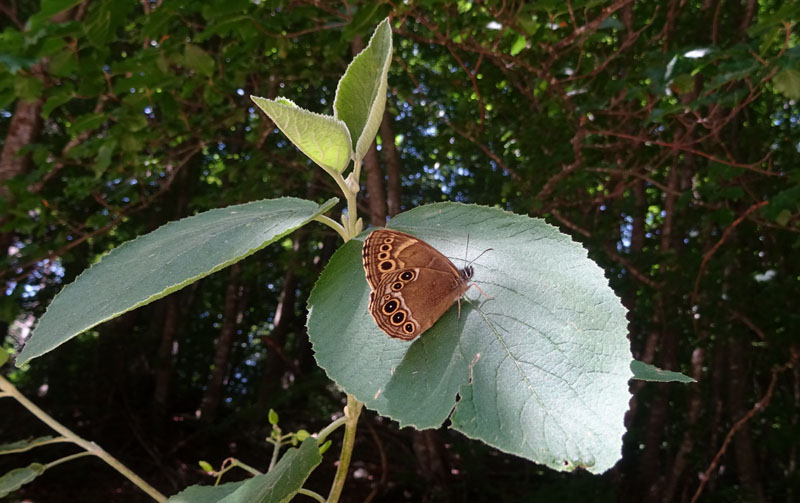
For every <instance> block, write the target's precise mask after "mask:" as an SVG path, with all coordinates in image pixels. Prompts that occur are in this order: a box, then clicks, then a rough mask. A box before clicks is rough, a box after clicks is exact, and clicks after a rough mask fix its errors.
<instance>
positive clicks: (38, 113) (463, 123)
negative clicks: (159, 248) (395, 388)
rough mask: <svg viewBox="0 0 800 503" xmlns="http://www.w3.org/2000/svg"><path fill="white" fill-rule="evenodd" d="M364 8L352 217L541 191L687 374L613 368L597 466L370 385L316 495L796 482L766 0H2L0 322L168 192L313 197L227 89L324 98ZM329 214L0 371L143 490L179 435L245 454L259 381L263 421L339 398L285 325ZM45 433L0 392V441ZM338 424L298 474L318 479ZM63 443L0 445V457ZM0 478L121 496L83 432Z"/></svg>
mask: <svg viewBox="0 0 800 503" xmlns="http://www.w3.org/2000/svg"><path fill="white" fill-rule="evenodd" d="M387 16H391V18H392V29H393V33H394V35H393V40H394V47H395V52H394V59H393V61H392V66H391V69H390V74H389V96H388V102H387V108H386V113H385V115H384V117H383V123H382V125H381V128H380V131H379V137H378V139H377V142H376V147H375V148H373V150H372V151H371V153H370V154H369V155H368V157H367V159H366V160H365V166H364V171H365V174H364V176H363V178H362V188H363V192H362V196H363V197H362V198H361V199H360V211H361V214H362V215H363V216H364V219H365V221H368V222H371V223H372V224H373V225H381V224H382V223H383V222H385V221H386V219H387V217H391V216H392V215H394V214H396V213H398V212H401V211H404V210H406V209H408V208H413V207H415V206H418V205H420V204H424V203H428V202H433V201H462V202H468V203H478V204H484V205H490V206H497V207H500V208H504V209H507V210H509V211H513V212H516V213H521V214H527V215H530V216H535V217H541V218H544V219H546V220H547V221H548V222H549V223H551V224H554V225H556V226H558V227H559V228H560V229H561V230H562V231H563V232H565V233H568V234H570V235H571V236H572V237H573V238H574V239H575V240H577V241H579V242H581V243H582V244H583V246H585V248H586V249H587V250H588V251H589V255H590V257H591V258H592V259H593V260H595V261H597V262H598V263H599V264H600V265H601V266H602V267H603V269H604V270H605V271H606V276H607V277H608V278H609V280H610V282H611V286H612V288H613V289H614V290H615V291H616V293H617V294H618V295H619V296H620V297H621V298H622V300H623V302H624V304H625V306H626V307H627V308H628V310H629V321H630V327H629V328H630V340H631V345H632V349H633V353H634V356H635V357H636V358H637V359H640V360H643V361H646V362H649V363H652V364H654V365H657V366H658V367H661V368H664V369H670V370H677V371H680V372H683V373H685V374H687V375H691V376H693V377H694V378H695V379H697V381H698V382H697V384H692V385H679V384H654V383H649V384H648V383H643V382H636V381H634V382H632V384H631V389H632V392H633V393H634V397H633V399H632V401H631V410H630V413H629V414H628V417H627V425H628V433H627V435H626V436H625V439H624V442H625V446H624V450H623V458H622V460H621V461H620V462H619V464H618V465H617V466H616V468H614V469H613V470H611V471H609V472H608V473H606V474H604V475H602V476H592V475H589V474H587V473H585V472H579V473H571V474H565V473H556V472H553V471H550V470H547V469H544V468H542V467H539V466H537V465H535V464H533V463H531V462H528V461H525V460H522V459H519V458H516V457H513V456H509V455H505V454H502V453H500V452H497V451H495V450H493V449H491V448H489V447H487V446H485V445H484V444H482V443H480V442H478V441H471V440H468V439H466V438H464V437H463V436H461V435H460V434H458V433H455V432H452V431H450V430H448V429H447V428H442V429H441V430H438V431H434V430H428V431H423V432H418V431H413V430H411V429H404V430H400V429H398V427H397V424H396V423H393V422H392V421H389V420H387V419H383V418H380V417H377V416H376V415H375V414H374V413H373V412H370V411H367V412H365V413H364V414H363V415H362V418H361V423H360V426H359V434H358V438H357V441H356V446H355V452H354V454H353V465H352V468H351V476H350V478H349V480H348V483H347V485H346V486H345V492H344V497H343V500H342V501H347V502H360V501H384V502H405V501H413V502H418V501H424V502H454V503H455V502H463V501H493V502H506V501H508V502H512V501H513V502H539V501H548V502H549V501H553V500H554V499H557V500H559V501H587V500H589V499H591V500H592V501H599V502H603V501H608V502H611V501H623V502H638V501H663V502H665V503H666V502H684V501H692V500H693V498H695V497H699V500H698V501H703V502H717V501H719V502H731V501H747V502H791V501H795V500H796V499H797V498H798V496H797V493H798V491H800V474H798V470H797V462H798V459H797V458H798V446H799V445H800V442H798V439H800V431H799V428H798V417H799V416H800V408H799V407H798V402H800V369H798V366H797V363H798V354H799V353H800V351H799V346H798V328H799V327H800V305H799V303H798V299H800V260H798V257H799V256H800V250H798V248H799V247H800V156H798V149H799V148H800V128H799V127H798V119H799V118H800V107H798V103H797V100H798V99H800V47H798V45H797V42H798V37H797V34H796V33H795V32H794V29H795V28H796V23H797V20H798V19H799V18H800V4H798V3H795V2H788V1H787V2H782V1H770V0H762V1H759V2H757V1H755V0H742V1H741V2H735V3H730V2H728V3H725V2H723V0H702V1H698V2H684V1H679V0H668V1H664V2H646V1H638V2H637V1H633V0H619V1H614V2H610V1H605V2H603V1H600V2H598V1H588V0H575V1H567V2H562V1H560V0H559V1H554V0H545V1H536V2H522V1H503V2H492V1H487V2H477V1H475V2H471V1H466V0H461V1H454V2H449V1H409V2H389V3H380V2H350V1H343V2H324V1H288V0H287V1H269V0H263V1H258V0H211V1H206V2H198V1H191V0H165V1H161V0H159V1H155V0H141V1H138V2H134V1H131V0H113V1H112V0H83V1H81V0H41V1H29V0H10V1H8V2H3V3H2V4H0V23H2V25H1V27H2V32H1V33H0V141H2V152H1V153H0V154H1V155H0V246H1V247H2V253H0V275H1V276H2V281H3V283H2V286H3V289H4V290H3V291H4V296H3V297H0V325H2V334H3V338H2V344H3V347H5V348H8V349H9V350H11V351H12V352H13V351H17V350H18V348H19V347H20V346H21V344H23V343H24V341H25V340H26V338H27V337H29V335H30V332H31V330H32V327H33V326H34V324H35V320H36V318H37V317H39V316H41V314H42V313H43V312H44V310H45V308H46V306H47V305H48V303H49V302H50V301H51V299H52V298H53V296H54V295H55V294H56V293H57V292H58V291H59V290H60V289H61V288H62V287H63V286H64V285H65V284H67V283H69V282H71V281H72V280H74V278H75V277H76V275H78V274H79V273H80V272H81V271H83V270H84V269H85V268H86V267H88V266H89V265H91V264H92V263H93V262H95V261H96V260H98V258H99V257H100V256H101V255H102V254H104V253H106V252H107V251H109V250H110V249H112V248H114V247H115V246H118V245H120V244H121V243H123V242H125V241H127V240H129V239H132V238H134V237H136V236H138V235H141V234H144V233H147V232H149V231H152V230H154V229H156V228H157V227H159V226H161V225H163V224H164V223H166V222H169V221H172V220H176V219H179V218H182V217H185V216H188V215H192V214H195V213H197V212H201V211H205V210H208V209H211V208H218V207H223V206H227V205H230V204H235V203H241V202H248V201H253V200H257V199H262V198H275V197H281V196H297V197H301V198H307V199H314V200H316V201H318V202H322V201H324V200H326V199H328V198H329V197H332V196H335V195H338V193H337V188H336V186H335V184H334V183H333V182H332V181H331V180H330V179H329V178H328V177H327V176H325V175H324V174H323V173H322V172H321V170H319V169H318V168H316V167H315V166H314V165H313V164H312V163H311V162H310V161H309V160H308V159H306V158H305V156H303V155H302V153H300V152H299V151H298V150H297V149H296V148H295V147H294V146H293V145H292V144H291V143H290V142H289V141H288V140H287V139H286V138H285V137H284V136H283V135H282V134H281V133H280V132H279V131H277V129H276V128H275V126H274V125H273V124H272V123H271V121H269V119H267V118H266V116H265V115H264V114H263V113H261V112H260V111H258V110H256V109H255V107H254V105H253V103H252V102H251V101H250V99H249V96H250V95H257V96H264V97H267V98H274V97H277V96H285V97H288V98H290V99H292V100H294V101H295V102H296V103H297V104H298V105H300V106H302V107H305V108H308V109H310V110H313V111H316V112H320V113H326V114H332V105H333V98H334V94H335V90H336V85H337V82H338V79H339V77H340V76H341V75H342V73H343V72H344V70H345V68H346V66H347V64H348V63H349V62H350V61H351V59H352V57H353V55H354V54H357V53H358V52H359V51H360V50H361V49H362V48H363V46H364V45H365V44H366V43H367V42H368V40H369V36H370V35H371V34H372V31H373V30H374V28H375V26H376V25H377V24H378V23H379V22H380V21H381V20H382V19H383V18H385V17H387ZM340 210H341V204H340V206H339V207H337V209H336V210H335V212H334V213H335V214H332V215H331V216H332V217H336V218H338V211H340ZM340 244H341V242H340V240H339V238H338V236H336V235H335V234H334V233H333V232H332V231H330V230H329V229H328V228H327V227H324V226H322V225H318V224H311V225H308V226H306V227H304V228H302V229H300V230H298V231H296V232H295V233H293V234H291V235H290V236H289V237H287V238H285V239H284V240H282V241H279V242H277V243H275V244H273V245H271V246H269V247H267V248H265V249H264V250H262V251H260V252H258V253H257V254H255V255H253V256H251V257H249V258H247V259H246V260H244V261H243V262H240V263H239V264H236V265H234V266H232V267H229V268H227V269H225V270H222V271H220V272H218V273H216V274H214V275H212V276H210V277H207V278H205V279H203V280H201V281H199V282H197V283H195V284H193V285H191V286H189V287H187V288H185V289H183V290H180V291H178V292H176V293H174V294H172V295H170V296H168V297H166V298H163V299H161V300H159V301H157V302H154V303H152V304H150V305H148V306H146V307H143V308H140V309H138V310H136V311H133V312H130V313H127V314H125V315H123V316H121V317H119V318H117V319H115V320H113V321H111V322H108V323H105V324H103V325H101V326H99V327H96V329H94V330H91V331H89V332H87V333H84V334H83V335H81V336H79V337H77V338H76V339H73V340H72V341H70V342H69V343H67V344H65V345H63V346H61V347H59V348H58V349H56V350H55V351H53V352H51V353H49V354H47V355H45V356H43V357H41V358H39V359H37V360H35V361H34V362H33V363H32V364H31V365H30V366H29V367H27V368H25V369H23V370H18V369H16V368H15V367H12V366H10V365H7V366H5V367H3V368H2V370H0V372H2V373H3V375H4V376H6V377H7V378H8V379H10V380H11V381H12V382H14V383H15V384H16V385H17V386H18V387H19V388H20V389H21V390H23V391H24V392H25V393H26V394H27V395H28V396H29V397H31V398H32V399H33V400H34V401H35V402H36V403H37V404H38V405H40V406H41V407H42V408H44V409H45V410H46V411H48V412H49V413H51V414H52V415H54V416H55V417H56V418H58V419H59V420H60V421H62V422H64V423H65V424H66V425H67V426H68V427H70V428H73V429H74V430H75V431H76V432H77V433H79V434H81V435H82V436H84V437H85V438H87V439H89V440H93V441H95V442H97V443H99V444H100V445H102V446H103V447H104V448H105V449H106V450H108V451H109V452H110V453H111V454H113V455H114V456H116V457H118V458H119V459H120V460H122V461H123V462H124V463H126V464H127V465H128V466H130V467H131V468H132V469H134V471H136V472H137V473H138V474H139V475H141V476H142V477H143V478H145V479H146V480H147V481H149V482H150V483H152V484H153V485H154V486H156V487H157V488H158V489H159V490H161V491H162V492H163V493H165V494H174V493H176V492H178V491H179V490H181V489H183V488H184V487H185V486H187V485H189V484H195V483H201V482H202V483H206V484H210V483H212V482H213V479H211V478H210V477H208V476H206V475H205V474H204V472H203V471H202V470H201V469H200V467H199V466H198V464H197V462H198V460H206V461H209V462H210V463H212V464H213V465H215V466H219V465H220V463H221V462H222V460H223V459H224V458H226V457H228V456H235V457H238V458H240V459H242V460H243V461H245V462H246V463H248V464H250V465H252V466H255V467H257V468H261V469H265V468H266V466H267V465H268V463H269V458H270V454H271V449H270V447H269V445H268V444H267V443H265V442H264V441H263V439H264V437H265V436H267V435H268V434H269V423H268V422H267V412H268V410H269V409H270V408H273V409H275V410H276V411H278V412H279V414H280V418H281V426H282V428H283V429H284V430H285V431H286V430H296V429H299V428H305V429H307V430H309V431H317V430H319V429H320V428H321V427H323V426H325V425H326V424H328V423H329V422H330V421H331V418H333V417H336V416H337V415H339V414H341V410H342V407H343V405H344V395H343V394H342V393H341V392H340V391H339V390H338V389H337V387H336V385H335V384H333V383H332V382H331V381H329V380H328V379H327V377H326V375H325V373H324V371H322V370H321V369H320V368H318V367H317V366H316V364H315V361H314V357H313V354H312V351H311V348H310V345H309V342H308V338H307V335H306V333H305V328H304V320H305V314H306V310H305V301H306V298H307V296H308V293H309V290H310V288H311V287H312V286H313V284H314V281H315V279H316V277H317V276H318V275H319V273H320V271H321V269H322V268H323V267H324V265H325V263H326V262H327V260H328V259H329V257H330V256H331V254H332V253H333V251H334V250H335V249H336V247H338V246H339V245H340ZM531 259H532V260H535V259H536V258H535V257H531ZM97 295H103V292H97ZM354 364H357V363H354ZM48 433H50V432H49V431H48V430H47V429H46V428H45V427H44V426H43V425H42V424H41V423H39V422H38V421H37V420H36V419H35V418H33V417H32V416H31V415H30V414H29V413H28V412H27V411H26V410H24V409H23V408H22V407H21V406H19V405H18V404H16V403H14V402H12V401H11V400H5V401H3V402H2V403H0V443H3V442H12V441H14V440H19V439H21V438H25V437H28V436H35V435H40V434H48ZM340 439H341V436H340V434H337V435H335V436H334V442H335V443H334V446H333V448H332V449H331V450H330V451H328V454H327V455H326V457H325V460H324V462H323V464H322V465H321V466H320V468H319V469H318V470H317V471H316V472H315V473H314V475H312V478H311V479H310V480H309V482H308V484H307V485H308V487H310V488H312V489H314V490H317V491H319V492H323V493H327V489H328V487H329V484H330V482H331V480H332V477H333V473H334V471H335V466H334V464H333V463H334V460H335V458H336V453H337V452H338V447H339V445H340ZM72 452H75V448H74V447H72V448H71V447H67V446H50V447H46V448H40V449H38V450H36V451H35V452H32V453H25V454H15V455H12V456H4V457H2V458H0V473H5V472H6V471H8V470H10V469H11V468H15V467H19V466H24V465H26V464H28V463H29V462H31V461H33V460H37V461H49V460H53V459H57V458H58V457H60V456H63V455H66V454H69V453H72ZM243 477H245V473H244V472H232V473H231V474H230V477H229V478H228V480H234V479H237V478H243ZM23 500H24V501H31V502H36V503H45V502H64V501H82V502H90V503H91V502H99V501H103V502H105V501H125V502H144V501H150V500H149V498H148V497H147V496H146V495H145V494H144V493H142V492H140V491H139V490H138V489H136V488H135V487H133V486H131V485H130V484H129V483H128V482H127V481H126V480H125V479H123V478H122V477H121V476H119V475H118V474H117V473H116V472H114V471H112V470H111V469H110V468H108V467H106V466H104V465H103V464H102V463H101V462H100V461H99V460H96V459H92V458H83V459H79V460H76V461H73V462H70V463H67V464H64V465H59V466H58V467H56V468H53V469H51V470H49V471H48V472H47V473H46V474H45V475H44V476H42V477H40V478H39V479H37V480H36V481H35V482H34V483H33V484H31V485H29V486H25V487H24V488H23V489H22V490H21V491H19V492H17V493H15V494H14V495H12V496H10V499H9V501H23Z"/></svg>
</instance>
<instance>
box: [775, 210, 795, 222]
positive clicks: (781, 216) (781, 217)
mask: <svg viewBox="0 0 800 503" xmlns="http://www.w3.org/2000/svg"><path fill="white" fill-rule="evenodd" d="M791 219H792V212H791V211H789V210H787V209H785V208H784V209H782V210H781V211H780V212H779V213H778V215H777V216H776V217H775V223H776V224H778V225H780V226H786V224H788V223H789V221H790V220H791Z"/></svg>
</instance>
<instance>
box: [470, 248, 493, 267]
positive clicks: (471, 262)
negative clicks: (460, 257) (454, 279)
mask: <svg viewBox="0 0 800 503" xmlns="http://www.w3.org/2000/svg"><path fill="white" fill-rule="evenodd" d="M493 250H494V248H486V249H485V250H483V251H482V252H481V254H480V255H478V256H477V257H475V258H474V259H472V260H470V262H469V264H467V267H469V266H471V265H472V264H473V263H474V262H475V261H476V260H478V259H479V258H481V257H483V254H484V253H486V252H488V251H493Z"/></svg>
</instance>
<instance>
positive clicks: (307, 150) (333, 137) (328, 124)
mask: <svg viewBox="0 0 800 503" xmlns="http://www.w3.org/2000/svg"><path fill="white" fill-rule="evenodd" d="M250 99H252V100H253V102H254V103H255V104H256V105H258V107H259V108H260V109H261V110H263V111H264V113H265V114H267V116H269V118H270V119H272V122H274V123H275V125H276V126H278V129H280V130H281V131H282V132H283V134H285V135H286V136H287V137H288V138H289V139H290V140H292V143H294V144H295V145H296V146H297V148H299V149H300V150H301V151H302V152H303V153H304V154H305V155H307V156H308V157H309V158H310V159H311V160H312V161H314V162H315V163H317V164H318V165H319V166H320V167H322V168H323V169H326V170H329V171H335V172H337V173H341V172H342V171H344V169H345V168H346V167H347V165H348V164H349V163H350V159H351V157H352V150H351V146H350V133H349V132H348V131H347V126H345V124H344V122H342V121H340V120H339V119H335V118H333V117H331V116H329V115H321V114H316V113H314V112H310V111H308V110H306V109H304V108H300V107H298V106H297V105H295V104H294V102H293V101H291V100H289V99H286V98H278V99H275V100H268V99H267V98H259V97H258V96H250Z"/></svg>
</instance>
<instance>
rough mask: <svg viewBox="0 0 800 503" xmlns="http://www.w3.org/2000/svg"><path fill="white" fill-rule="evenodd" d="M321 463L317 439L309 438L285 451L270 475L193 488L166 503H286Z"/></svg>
mask: <svg viewBox="0 0 800 503" xmlns="http://www.w3.org/2000/svg"><path fill="white" fill-rule="evenodd" d="M321 462H322V456H320V454H319V448H318V447H317V441H316V439H314V438H308V439H306V440H305V441H304V442H303V443H302V445H300V447H299V448H297V449H295V448H292V449H289V450H288V451H286V453H285V454H284V455H283V457H281V460H280V461H278V464H276V465H275V467H274V468H273V469H272V470H270V472H269V473H265V474H262V475H256V476H255V477H253V478H250V479H247V480H245V481H243V482H232V483H230V484H224V485H222V486H217V487H214V486H192V487H189V488H187V489H185V490H184V491H181V492H180V493H178V494H176V495H175V496H173V497H171V498H170V499H168V500H167V503H286V502H288V501H290V500H291V499H292V497H293V496H294V495H295V494H297V491H298V490H300V489H301V488H302V487H303V484H304V483H305V481H306V479H307V478H308V476H309V475H310V474H311V472H312V471H314V468H316V467H317V466H318V465H319V464H320V463H321Z"/></svg>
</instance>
